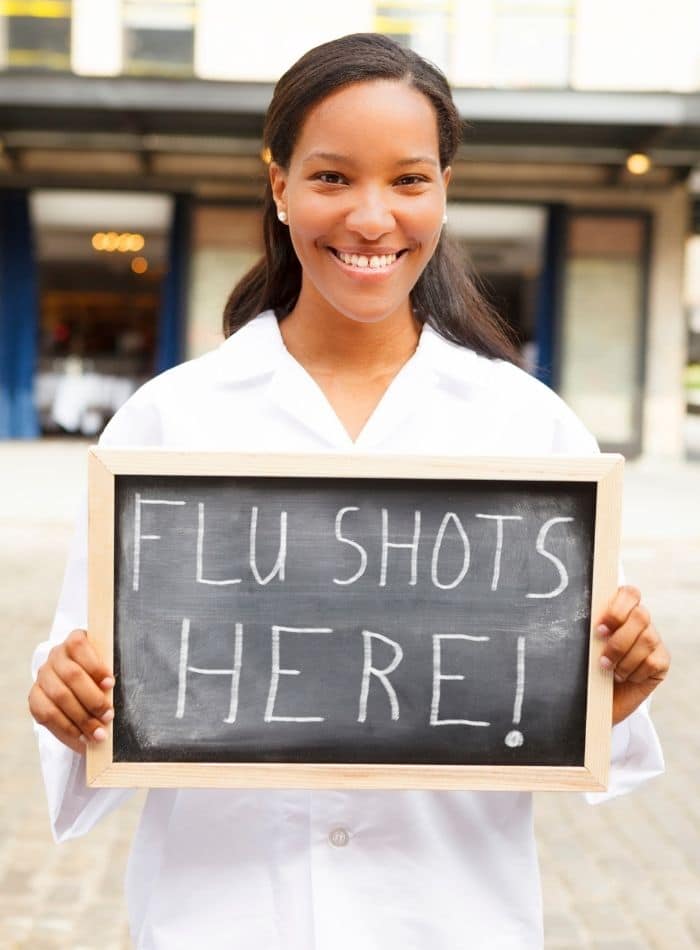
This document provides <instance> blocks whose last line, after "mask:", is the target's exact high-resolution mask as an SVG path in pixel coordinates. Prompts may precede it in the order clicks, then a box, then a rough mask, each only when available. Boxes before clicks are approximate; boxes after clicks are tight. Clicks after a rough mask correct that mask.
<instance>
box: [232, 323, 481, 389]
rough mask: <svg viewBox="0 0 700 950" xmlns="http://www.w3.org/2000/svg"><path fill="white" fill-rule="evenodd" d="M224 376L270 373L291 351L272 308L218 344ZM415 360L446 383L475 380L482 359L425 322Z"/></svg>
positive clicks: (235, 377) (242, 377) (238, 377)
mask: <svg viewBox="0 0 700 950" xmlns="http://www.w3.org/2000/svg"><path fill="white" fill-rule="evenodd" d="M220 352H221V355H222V357H223V358H224V361H225V362H224V372H225V375H226V378H227V379H230V380H235V381H239V380H240V381H244V380H247V379H256V378H258V377H260V376H264V375H266V374H273V373H274V372H275V371H276V370H277V369H278V368H279V367H280V365H282V364H284V363H285V362H286V361H287V360H288V359H289V358H290V354H289V351H288V350H287V348H286V347H285V345H284V341H283V339H282V334H281V333H280V328H279V322H278V320H277V317H276V316H275V314H274V312H273V311H272V310H266V311H264V313H261V314H259V315H258V316H257V317H255V318H254V319H253V320H251V321H250V322H249V323H247V324H246V325H245V326H244V327H242V328H241V329H240V330H238V331H237V332H236V333H234V334H233V335H232V336H230V337H228V339H226V340H225V341H224V342H223V343H222V344H221V346H220ZM410 362H411V363H414V362H417V363H420V364H421V365H423V366H424V367H426V368H428V367H429V368H430V370H431V371H432V372H433V373H434V374H436V375H437V377H438V378H440V379H441V380H443V381H445V382H447V381H451V382H459V383H465V382H467V380H469V381H470V382H471V383H478V382H479V381H480V379H481V377H482V376H483V366H482V361H481V358H480V357H479V356H477V354H476V353H475V352H474V351H473V350H470V349H469V348H467V347H464V346H459V345H458V344H456V343H450V342H449V341H448V340H446V339H445V338H444V337H443V336H441V335H440V334H439V333H438V332H437V330H434V329H433V328H432V327H431V326H428V324H424V325H423V329H422V331H421V336H420V340H419V342H418V347H417V349H416V353H415V355H414V357H413V358H412V360H411V361H410Z"/></svg>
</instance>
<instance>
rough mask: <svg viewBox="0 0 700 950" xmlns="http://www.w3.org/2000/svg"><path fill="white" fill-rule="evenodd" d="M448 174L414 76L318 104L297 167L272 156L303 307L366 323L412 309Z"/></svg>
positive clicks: (352, 89) (346, 91)
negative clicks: (299, 276)
mask: <svg viewBox="0 0 700 950" xmlns="http://www.w3.org/2000/svg"><path fill="white" fill-rule="evenodd" d="M449 177H450V169H449V168H447V169H444V170H441V169H440V158H439V146H438V130H437V117H436V114H435V110H434V108H433V105H432V103H431V102H430V100H429V99H428V98H427V97H426V96H424V95H423V94H422V93H421V92H418V91H417V90H416V89H414V88H412V87H411V86H409V85H407V84H406V83H403V82H394V81H386V80H380V81H374V82H363V83H356V84H353V85H350V86H345V87H344V88H342V89H340V90H339V91H338V92H335V93H332V94H331V95H329V96H327V97H326V98H325V99H324V100H323V101H322V102H320V103H319V104H318V105H317V106H315V107H314V108H313V109H311V111H310V112H309V113H308V115H307V117H306V120H305V122H304V124H303V126H302V129H301V133H300V135H299V138H298V140H297V143H296V146H295V148H294V152H293V154H292V157H291V161H290V163H289V167H288V168H287V169H282V168H281V167H280V166H278V165H276V164H275V163H272V164H271V166H270V179H271V182H272V190H273V195H274V198H275V202H276V204H277V209H278V211H285V212H286V214H287V220H288V226H289V230H290V236H291V240H292V244H293V245H294V250H295V251H296V254H297V257H298V258H299V261H300V263H301V267H302V272H303V274H302V289H301V294H300V297H299V301H298V303H297V307H310V308H316V309H321V310H326V311H328V309H329V308H330V309H331V310H333V311H335V312H336V313H340V314H343V315H344V316H345V317H348V318H350V319H352V320H356V321H359V322H362V323H376V322H378V321H380V320H383V319H385V318H386V317H388V316H391V315H394V314H397V315H405V316H407V317H410V314H411V308H410V303H409V299H408V297H409V293H410V291H411V289H412V288H413V286H414V284H415V283H416V281H417V280H418V277H419V276H420V274H421V272H422V270H423V268H424V267H425V266H426V264H427V263H428V261H429V260H430V258H431V256H432V254H433V252H434V250H435V247H436V245H437V243H438V239H439V237H440V230H441V228H442V218H443V214H444V211H445V197H446V188H447V183H448V181H449Z"/></svg>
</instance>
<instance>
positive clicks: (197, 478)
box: [90, 450, 620, 787]
mask: <svg viewBox="0 0 700 950" xmlns="http://www.w3.org/2000/svg"><path fill="white" fill-rule="evenodd" d="M109 455H110V453H108V452H98V453H95V455H94V456H93V458H94V463H95V465H100V466H101V468H102V478H101V482H102V485H103V486H105V485H107V482H109V498H108V502H109V507H110V508H111V513H110V514H109V516H108V517H103V516H104V512H102V513H101V515H100V516H99V517H98V515H97V514H96V512H97V508H96V505H97V504H98V496H99V491H97V490H96V491H94V492H93V502H94V504H93V508H92V511H91V541H92V544H93V545H96V544H99V545H100V547H99V549H98V548H96V547H93V548H92V550H95V551H97V550H99V551H100V557H101V559H102V561H104V553H105V552H104V542H105V537H103V538H102V539H101V540H98V538H97V534H96V531H97V526H96V524H95V522H96V521H99V522H100V523H102V525H103V535H105V536H106V538H107V540H108V542H109V543H108V546H109V547H110V557H109V561H110V565H109V573H110V574H111V577H110V579H111V582H112V584H111V588H112V589H111V591H110V596H109V597H108V600H109V603H110V608H111V621H112V623H111V624H110V626H112V630H111V637H110V640H111V647H112V648H113V661H114V669H115V673H116V682H117V685H116V687H115V692H114V706H115V720H114V724H113V730H112V747H111V749H110V757H109V762H107V763H105V762H104V761H103V762H101V763H100V766H101V767H100V768H99V772H98V774H96V775H94V776H93V781H94V782H95V783H100V782H101V783H104V784H250V785H260V784H271V785H285V784H292V785H298V784H308V785H311V786H313V785H316V784H319V782H320V784H322V785H325V786H327V785H329V784H339V785H352V784H360V785H363V786H366V785H368V784H369V785H372V784H376V785H379V786H382V787H391V786H392V785H393V784H396V785H397V786H401V787H403V786H405V785H406V784H409V785H417V786H420V785H422V784H437V786H438V787H440V786H441V785H443V784H444V783H445V782H446V783H447V785H452V786H454V785H458V786H462V787H475V785H474V784H473V782H474V781H475V780H476V782H475V784H476V786H479V787H481V786H483V785H484V784H485V782H486V783H488V784H490V786H491V787H512V786H513V783H514V784H515V787H521V786H522V785H523V784H524V783H530V784H531V785H532V786H534V787H545V785H543V780H544V779H549V780H550V782H552V777H553V776H556V781H557V782H560V781H563V782H564V784H565V785H566V786H567V787H569V786H570V784H571V779H572V777H574V778H577V779H578V783H579V784H580V782H582V781H583V782H587V783H588V784H587V785H586V786H585V787H601V784H602V782H603V781H604V775H602V774H601V769H604V767H605V764H604V763H602V764H601V763H600V761H599V760H600V758H601V747H602V749H603V754H604V751H605V749H606V748H607V742H608V741H609V737H608V738H607V739H606V735H605V732H606V730H605V728H603V729H602V730H598V731H599V732H600V735H597V736H596V737H595V741H594V737H593V736H592V735H591V730H592V728H593V726H592V724H593V723H595V722H596V721H600V722H602V723H603V724H605V721H606V708H605V707H606V704H607V724H608V729H607V732H608V733H609V716H610V690H609V678H608V677H606V676H605V674H603V673H602V671H600V670H598V668H597V663H595V662H594V661H595V656H594V653H596V650H597V646H596V643H595V640H593V639H592V638H591V623H592V619H594V617H593V614H594V601H595V599H596V597H594V587H595V586H597V587H598V588H599V589H598V590H597V591H596V596H597V599H598V601H599V602H600V604H601V606H602V602H603V600H605V599H607V596H609V595H610V593H612V589H610V590H607V591H606V592H605V593H606V596H604V597H602V596H601V595H602V591H601V589H600V588H601V579H600V578H596V576H595V573H596V572H595V567H596V563H597V561H600V560H601V559H604V560H605V561H606V563H607V565H608V567H607V572H608V574H609V575H610V573H611V567H610V565H613V566H614V564H615V561H616V552H615V553H613V555H612V556H611V551H610V544H611V543H612V546H613V547H614V548H615V549H616V547H617V544H616V543H615V538H616V534H615V532H616V530H619V528H616V526H615V525H614V524H612V525H611V524H608V529H609V530H608V534H609V535H612V542H610V538H608V542H609V543H608V544H606V545H603V534H602V533H601V532H602V527H601V524H600V522H601V517H602V515H601V512H602V511H603V510H604V508H605V506H606V505H607V507H608V508H610V507H611V499H613V500H615V499H616V503H617V504H618V507H619V484H618V483H619V479H617V481H616V483H615V484H616V486H617V487H616V488H615V486H613V489H611V485H610V484H609V483H610V481H611V477H612V474H614V473H618V474H619V471H620V462H619V459H618V457H609V456H601V457H599V458H596V459H587V460H583V461H580V462H579V463H578V464H577V463H575V462H574V461H572V460H566V461H565V462H563V461H562V460H561V459H560V460H557V461H555V460H539V461H538V462H536V463H535V462H533V461H532V460H523V459H520V460H503V459H500V460H497V461H494V460H491V461H490V462H489V460H474V459H472V460H457V459H452V460H442V459H441V460H438V459H420V460H415V459H412V460H403V459H397V458H390V459H384V460H382V459H377V458H371V459H364V460H363V459H357V458H352V459H347V458H334V457H324V458H321V457H310V458H304V459H299V458H297V459H295V458H291V457H275V458H273V457H269V458H268V459H264V458H262V459H260V458H259V459H253V458H251V457H244V456H224V455H216V456H205V457H202V456H199V457H198V458H199V461H200V464H199V465H194V466H193V464H192V458H191V457H188V456H183V455H181V454H176V453H170V454H168V453H163V452H161V453H140V454H139V453H138V452H137V451H135V450H134V451H132V452H125V453H118V458H116V459H115V458H112V459H111V462H112V464H111V465H110V464H109V463H110V458H109ZM112 455H114V453H112ZM178 460H179V462H180V464H179V465H178V464H177V462H178ZM105 463H106V464H105ZM146 463H147V464H146ZM214 463H215V464H214ZM324 467H325V468H326V469H327V472H324ZM543 467H544V469H545V470H546V471H547V472H548V473H549V477H547V478H543V477H542V469H543ZM582 468H583V474H582ZM125 469H126V470H125ZM528 469H529V471H528ZM594 470H595V471H594ZM397 472H400V473H401V475H400V476H399V475H397ZM479 472H480V474H478V473H479ZM105 473H107V474H108V475H109V478H108V479H107V478H106V477H105ZM376 473H379V475H378V474H376ZM489 473H491V474H490V477H487V476H489ZM565 473H566V477H564V474H565ZM586 473H587V474H586ZM535 476H536V477H535ZM92 481H93V482H99V481H100V478H93V479H92ZM601 495H604V496H606V497H607V501H605V499H601ZM604 501H605V505H604V504H603V502H604ZM612 507H613V508H614V505H613V506H612ZM93 529H94V530H93ZM602 545H603V546H604V547H605V551H606V555H605V557H604V558H602V555H601V546H602ZM91 560H92V554H91ZM599 573H600V572H599ZM596 582H597V584H596ZM606 583H607V586H608V587H609V588H610V587H612V588H613V589H614V586H615V584H614V581H613V579H612V577H608V578H607V581H603V586H606ZM91 587H92V588H93V589H94V585H93V584H92V583H91ZM104 593H105V592H104V591H103V592H102V595H101V599H102V600H103V599H104ZM93 596H96V595H94V594H93ZM103 609H104V608H103ZM90 626H91V635H92V634H93V626H92V614H91V624H90ZM103 652H104V651H103ZM594 676H595V677H596V682H597V683H598V687H599V689H598V690H597V692H596V690H594V689H592V686H593V685H594V684H592V682H591V680H592V678H593V677H594ZM591 703H593V705H594V706H595V709H591V708H590V706H591ZM592 744H593V745H594V746H595V748H592V747H591V746H592ZM592 756H593V758H595V759H596V761H597V762H598V765H597V767H596V769H595V773H596V774H593V770H592V769H591V764H590V763H591V761H592V759H591V757H592ZM256 767H257V769H256ZM323 767H326V768H325V769H324V768H323ZM183 769H184V771H183ZM203 769H204V771H202V770H203ZM207 769H208V770H209V771H208V773H207V771H206V770H207ZM261 769H262V771H261ZM305 769H306V771H305ZM120 770H121V774H122V781H119V774H120ZM192 770H194V771H192ZM222 770H223V771H222ZM290 770H291V771H290ZM348 770H349V771H348ZM407 770H408V772H407ZM246 771H248V772H249V775H248V778H247V780H246V776H245V772H246ZM425 773H427V774H425ZM207 774H208V775H209V776H210V779H211V781H209V780H208V779H207V778H206V776H207ZM392 774H393V780H392V778H391V776H392ZM178 776H179V778H178ZM227 776H228V778H227ZM261 776H262V778H263V780H261ZM265 776H267V781H265V780H264V778H265ZM304 776H305V778H304ZM353 776H354V779H355V781H353ZM421 776H422V777H421ZM489 776H490V778H489ZM100 777H101V778H100ZM154 777H155V779H154ZM137 778H138V780H137ZM574 784H576V782H574ZM546 787H558V786H556V782H555V783H554V784H549V785H547V786H546Z"/></svg>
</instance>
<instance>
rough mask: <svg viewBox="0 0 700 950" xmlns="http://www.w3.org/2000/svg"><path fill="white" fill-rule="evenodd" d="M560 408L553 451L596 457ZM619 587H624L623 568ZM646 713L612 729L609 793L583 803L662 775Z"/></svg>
mask: <svg viewBox="0 0 700 950" xmlns="http://www.w3.org/2000/svg"><path fill="white" fill-rule="evenodd" d="M560 408H561V415H560V417H559V420H558V423H557V428H556V435H555V450H556V451H559V452H567V453H570V454H579V455H590V454H593V453H598V452H599V448H598V444H597V442H596V440H595V439H594V437H593V436H592V435H591V434H590V432H588V430H587V429H586V428H585V426H584V425H583V424H582V423H581V422H580V420H579V419H578V418H577V417H576V416H575V415H574V414H573V413H572V412H571V410H570V409H568V407H566V406H564V404H563V403H562V404H561V407H560ZM619 583H620V584H623V583H625V579H624V572H623V568H622V565H620V569H619ZM649 709H650V701H649V700H647V701H646V702H645V703H642V705H641V706H639V707H638V708H637V709H636V710H635V711H634V712H633V713H632V714H631V715H630V716H628V717H627V719H625V720H624V721H623V722H621V723H618V724H617V725H616V726H613V730H612V741H611V758H610V775H609V780H608V789H607V791H605V792H589V793H586V795H585V797H586V800H587V801H588V802H590V803H591V804H600V803H601V802H605V801H608V800H609V799H612V798H617V797H618V796H619V795H624V794H626V793H627V792H631V791H632V790H633V789H634V788H636V787H637V786H638V785H641V784H642V783H643V782H646V781H647V779H650V778H653V777H654V776H656V775H661V774H662V773H663V771H664V759H663V754H662V751H661V744H660V742H659V739H658V736H657V734H656V730H655V728H654V725H653V723H652V721H651V716H650V714H649Z"/></svg>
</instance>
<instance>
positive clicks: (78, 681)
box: [29, 630, 114, 754]
mask: <svg viewBox="0 0 700 950" xmlns="http://www.w3.org/2000/svg"><path fill="white" fill-rule="evenodd" d="M113 686H114V677H113V675H112V672H111V670H110V669H109V668H108V667H107V666H105V664H104V663H103V662H102V660H101V659H100V658H99V656H98V655H97V652H96V651H95V648H94V646H93V645H92V644H91V643H90V641H89V640H88V638H87V631H85V630H73V631H72V632H71V633H69V634H68V636H67V637H66V639H65V640H64V641H63V643H60V644H59V645H58V646H55V647H54V648H53V649H52V650H51V652H50V653H49V655H48V657H47V659H46V662H45V663H43V664H42V665H41V666H40V667H39V672H38V673H37V677H36V681H35V683H34V685H33V686H32V688H31V690H30V692H29V711H30V712H31V714H32V716H33V717H34V719H35V720H36V721H37V722H38V723H39V725H41V726H46V728H47V729H48V730H49V732H52V733H53V734H54V735H55V736H56V738H57V739H59V740H60V741H61V742H63V743H64V744H65V745H67V746H69V748H71V749H72V750H73V751H74V752H78V753H80V754H82V753H84V752H85V749H86V746H87V744H88V742H102V741H103V740H104V739H105V738H106V737H107V731H106V729H105V728H104V727H105V726H106V725H107V723H109V722H111V721H112V719H113V718H114V709H113V708H112V704H111V702H110V699H109V691H110V690H111V689H112V687H113Z"/></svg>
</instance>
